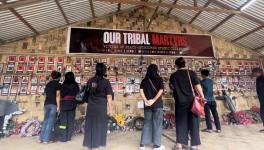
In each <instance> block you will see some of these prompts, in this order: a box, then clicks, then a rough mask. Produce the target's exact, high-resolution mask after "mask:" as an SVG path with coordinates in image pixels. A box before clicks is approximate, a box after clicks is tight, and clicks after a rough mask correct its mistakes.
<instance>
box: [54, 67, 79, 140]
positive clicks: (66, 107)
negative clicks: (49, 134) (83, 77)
mask: <svg viewBox="0 0 264 150" xmlns="http://www.w3.org/2000/svg"><path fill="white" fill-rule="evenodd" d="M79 90H80V89H79V85H78V83H77V82H76V81H75V78H74V74H73V73H72V72H67V73H66V74H65V80H64V82H63V84H62V86H61V107H60V115H59V119H60V122H59V123H60V124H59V129H60V135H59V141H61V142H67V141H70V140H71V137H72V134H73V131H74V118H75V110H76V106H77V103H76V101H75V96H76V95H77V93H78V92H79Z"/></svg>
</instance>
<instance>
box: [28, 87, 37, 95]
mask: <svg viewBox="0 0 264 150" xmlns="http://www.w3.org/2000/svg"><path fill="white" fill-rule="evenodd" d="M37 90H38V86H37V85H32V86H31V87H30V94H33V95H34V94H36V93H37Z"/></svg>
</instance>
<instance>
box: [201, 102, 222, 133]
mask: <svg viewBox="0 0 264 150" xmlns="http://www.w3.org/2000/svg"><path fill="white" fill-rule="evenodd" d="M216 108H217V105H216V102H215V101H208V102H207V103H206V104H205V106H204V111H205V120H206V126H207V129H209V130H212V129H213V127H212V120H211V113H210V112H212V115H213V117H214V123H215V127H216V129H217V130H221V125H220V121H219V117H218V112H217V109H216Z"/></svg>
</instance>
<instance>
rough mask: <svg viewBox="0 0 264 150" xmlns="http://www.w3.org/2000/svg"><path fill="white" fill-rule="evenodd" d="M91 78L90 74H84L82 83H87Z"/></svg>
mask: <svg viewBox="0 0 264 150" xmlns="http://www.w3.org/2000/svg"><path fill="white" fill-rule="evenodd" d="M89 79H90V77H89V76H88V75H84V76H83V78H82V81H81V84H82V85H85V84H86V83H87V81H88V80H89Z"/></svg>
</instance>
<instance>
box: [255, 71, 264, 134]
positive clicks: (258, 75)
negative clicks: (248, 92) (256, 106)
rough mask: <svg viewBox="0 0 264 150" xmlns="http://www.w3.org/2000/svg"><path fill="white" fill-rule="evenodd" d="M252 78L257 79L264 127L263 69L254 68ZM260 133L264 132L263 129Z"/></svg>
mask: <svg viewBox="0 0 264 150" xmlns="http://www.w3.org/2000/svg"><path fill="white" fill-rule="evenodd" d="M252 76H253V77H256V90H257V95H258V98H259V103H260V117H261V120H262V122H263V126H264V74H263V70H262V69H261V68H254V69H253V70H252ZM260 132H264V129H261V130H260Z"/></svg>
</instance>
